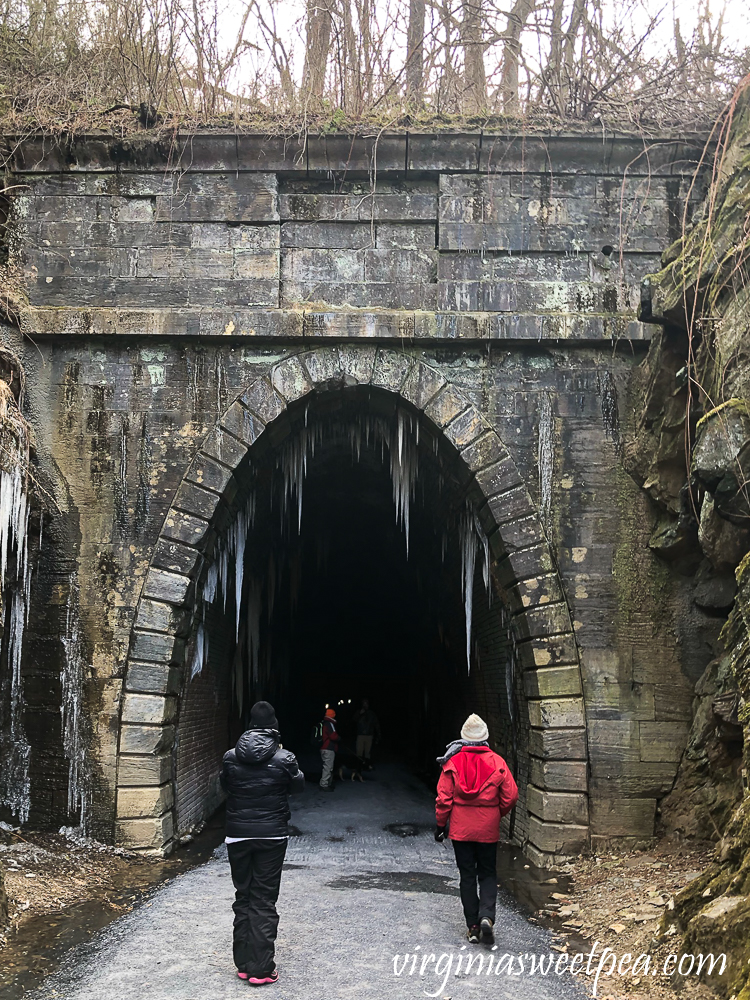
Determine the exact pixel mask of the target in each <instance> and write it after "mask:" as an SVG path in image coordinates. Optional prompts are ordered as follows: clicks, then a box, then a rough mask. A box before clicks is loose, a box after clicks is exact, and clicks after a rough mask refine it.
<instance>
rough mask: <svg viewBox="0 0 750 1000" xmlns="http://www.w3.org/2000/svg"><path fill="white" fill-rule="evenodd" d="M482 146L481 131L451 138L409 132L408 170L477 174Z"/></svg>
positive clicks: (454, 135) (436, 134) (437, 134)
mask: <svg viewBox="0 0 750 1000" xmlns="http://www.w3.org/2000/svg"><path fill="white" fill-rule="evenodd" d="M480 144H481V140H480V133H479V132H466V133H463V134H457V133H456V134H451V135H449V136H448V135H441V134H440V133H426V132H410V133H409V149H408V160H407V170H409V171H420V172H421V171H423V170H429V171H438V170H440V171H450V172H453V171H456V172H462V171H469V172H476V170H477V169H478V165H479V147H480ZM441 181H442V178H441ZM441 190H442V188H441Z"/></svg>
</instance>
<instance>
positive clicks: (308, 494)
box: [117, 347, 588, 860]
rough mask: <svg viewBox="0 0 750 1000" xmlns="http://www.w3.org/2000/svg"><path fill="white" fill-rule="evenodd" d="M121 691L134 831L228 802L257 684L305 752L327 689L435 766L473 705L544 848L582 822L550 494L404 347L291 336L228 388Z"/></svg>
mask: <svg viewBox="0 0 750 1000" xmlns="http://www.w3.org/2000/svg"><path fill="white" fill-rule="evenodd" d="M125 690H126V693H125V695H124V698H123V704H122V712H121V726H120V742H119V761H118V799H117V815H118V839H119V840H120V841H121V842H123V843H127V844H130V845H132V846H137V847H142V848H150V849H159V850H163V849H166V848H168V847H169V845H170V844H171V842H173V840H174V838H175V837H177V836H179V835H181V834H182V833H184V832H185V831H187V830H189V829H190V828H191V827H193V826H194V825H195V824H196V823H198V822H199V821H201V820H202V819H204V818H205V817H206V816H207V815H208V814H209V813H210V812H211V811H212V810H213V809H214V808H215V807H216V805H217V804H218V802H219V800H220V791H219V788H218V782H217V779H218V763H219V761H220V759H221V754H222V753H223V751H224V750H225V749H226V748H227V746H229V745H230V744H231V743H232V742H233V740H235V739H236V738H237V736H238V735H239V733H240V732H241V731H242V729H243V728H244V727H245V726H246V725H247V722H248V712H249V706H250V705H251V704H252V702H253V701H255V700H257V699H259V698H265V699H268V700H270V701H272V702H273V703H274V705H275V706H276V708H277V712H278V715H279V717H280V720H281V727H282V732H283V738H284V743H285V745H286V746H288V747H289V748H290V749H292V750H294V751H295V752H297V753H298V754H299V756H300V757H301V758H302V761H303V763H304V762H306V759H309V758H310V757H311V745H310V740H309V733H310V729H311V725H312V724H313V723H314V722H315V721H316V720H317V719H318V718H319V717H320V716H321V714H322V712H323V710H324V708H325V707H326V706H327V705H329V704H330V705H332V706H334V707H336V708H337V710H338V711H339V716H340V720H341V722H342V724H343V727H344V732H345V733H346V723H347V720H348V717H349V716H350V715H351V713H352V711H353V710H354V708H355V707H356V706H357V705H358V703H359V701H360V699H361V698H363V697H368V698H369V699H370V701H371V704H372V705H373V707H374V708H375V709H376V711H377V713H378V715H379V718H380V721H381V725H382V728H383V742H382V749H381V754H383V755H386V756H390V757H393V758H395V757H398V758H400V759H402V760H404V761H408V762H409V763H410V765H411V766H412V767H414V768H417V769H418V770H420V771H422V772H423V773H424V774H425V775H432V770H431V768H432V769H433V770H434V758H435V756H436V753H437V752H439V750H440V749H441V748H442V746H443V745H444V743H445V742H446V741H447V740H448V739H450V738H453V737H454V736H455V735H456V734H457V731H458V728H459V726H460V723H461V721H462V719H463V718H464V717H465V716H466V714H467V713H468V712H470V711H477V712H479V713H480V714H481V715H483V716H484V717H485V718H486V719H487V721H488V723H489V726H490V734H491V743H492V745H493V746H494V747H495V749H497V750H498V751H499V752H500V753H502V754H503V755H504V756H505V757H506V759H507V760H508V761H509V763H511V765H512V767H513V769H514V771H515V773H516V776H517V779H518V783H519V787H520V788H521V799H520V801H519V806H518V808H517V810H516V815H515V817H514V818H513V820H512V824H513V826H512V828H511V829H508V828H507V827H506V833H512V835H513V836H514V837H515V838H516V839H517V840H519V841H522V842H526V843H527V850H529V852H530V854H531V855H532V856H538V859H539V860H545V859H548V858H550V857H559V856H561V855H569V854H571V853H573V852H575V851H577V850H579V849H580V847H581V846H582V845H583V844H584V843H585V840H586V836H587V819H588V808H587V797H586V766H587V764H586V739H585V724H584V710H583V701H582V697H581V683H580V670H579V665H578V657H577V649H576V644H575V641H574V637H573V632H572V628H571V621H570V615H569V612H568V607H567V604H566V602H565V600H564V598H563V594H562V589H561V587H560V583H559V580H558V577H557V573H556V571H555V567H554V565H553V562H552V559H551V556H550V552H549V549H548V546H547V544H546V540H545V536H544V531H543V529H542V526H541V523H540V520H539V517H538V515H537V513H536V511H535V509H534V505H533V503H532V501H531V498H530V496H529V494H528V492H527V490H526V488H525V486H524V484H523V482H522V480H521V477H520V476H519V474H518V471H517V469H516V467H515V465H514V463H513V461H512V460H511V458H510V457H509V455H508V453H507V451H506V450H505V448H504V447H503V444H502V442H501V441H500V439H499V437H498V435H497V434H496V432H495V431H494V430H493V429H492V428H491V427H490V426H489V424H488V423H487V421H486V420H485V418H484V417H482V416H481V415H480V414H479V412H478V411H477V410H476V409H475V407H474V406H473V405H472V403H471V402H470V400H469V399H468V398H467V397H465V396H464V395H463V394H462V393H461V392H460V390H458V389H457V388H456V387H455V386H453V385H449V384H448V383H447V382H446V381H445V379H444V378H443V377H442V376H441V375H440V374H439V373H438V372H437V371H436V370H435V369H433V368H431V367H429V366H427V365H425V364H423V363H422V362H420V361H417V360H415V358H414V357H413V356H411V355H408V354H405V353H401V352H397V351H389V350H379V351H376V350H374V349H373V348H369V347H367V348H356V347H346V348H344V347H340V348H339V347H326V348H322V349H320V350H317V351H312V352H309V353H306V354H301V355H295V356H292V357H290V358H288V359H287V360H286V361H284V362H282V363H280V364H279V365H277V366H275V367H274V368H272V369H271V371H270V372H269V374H268V376H264V377H262V378H259V379H258V380H257V381H256V382H254V383H253V384H252V385H251V386H250V387H249V388H248V389H247V390H246V391H245V392H244V393H243V394H242V395H241V396H240V397H239V398H238V399H237V400H235V402H234V403H233V404H232V406H231V407H230V408H229V409H228V410H227V412H226V413H225V414H224V415H223V417H222V419H221V420H220V421H219V423H218V424H217V426H216V428H215V429H214V431H213V432H212V433H211V434H210V435H209V437H208V438H207V440H206V441H205V442H204V444H203V447H202V449H201V452H200V453H199V455H198V456H197V457H196V459H195V460H194V462H193V464H192V466H191V468H190V469H189V471H188V472H187V474H186V476H185V478H184V480H183V482H182V484H181V485H180V487H179V489H178V491H177V494H176V496H175V498H174V502H173V504H172V508H171V510H170V512H169V514H168V516H167V518H166V520H165V524H164V527H163V530H162V534H161V538H160V541H159V544H158V546H157V548H156V551H155V555H154V557H153V560H152V563H151V566H150V568H149V571H148V576H147V579H146V583H145V586H144V590H143V596H142V598H141V601H140V604H139V609H138V614H137V618H136V624H135V628H134V631H133V636H132V639H131V648H130V656H129V661H128V667H127V675H126V682H125ZM433 776H434V775H433Z"/></svg>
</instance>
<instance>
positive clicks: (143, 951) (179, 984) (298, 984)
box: [29, 767, 583, 1000]
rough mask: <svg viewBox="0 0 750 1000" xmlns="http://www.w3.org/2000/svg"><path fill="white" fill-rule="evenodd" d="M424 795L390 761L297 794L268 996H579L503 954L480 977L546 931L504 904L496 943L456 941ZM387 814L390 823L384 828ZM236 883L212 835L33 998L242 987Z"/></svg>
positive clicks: (444, 871) (206, 995) (116, 998)
mask: <svg viewBox="0 0 750 1000" xmlns="http://www.w3.org/2000/svg"><path fill="white" fill-rule="evenodd" d="M432 806H433V800H432V797H431V796H430V794H429V792H428V791H427V790H426V789H425V788H424V786H423V785H422V784H420V783H419V782H418V781H417V780H416V779H413V778H410V777H409V776H405V775H403V773H400V772H399V771H397V770H396V769H391V768H385V767H384V768H383V769H382V770H378V771H377V772H374V773H373V775H372V776H370V780H368V781H367V782H366V783H365V784H359V783H351V782H346V783H344V784H342V785H339V786H338V788H337V790H336V792H335V793H334V794H332V795H331V794H326V793H323V792H321V791H320V790H319V789H318V788H317V786H315V785H311V784H308V786H307V788H306V790H305V794H304V795H303V796H300V797H299V798H297V799H296V801H295V802H294V815H293V820H292V821H293V823H294V824H295V827H296V828H297V829H298V830H299V832H300V835H299V836H295V837H293V838H292V839H291V840H290V843H289V851H288V853H287V866H286V870H285V873H284V878H283V880H282V888H281V896H280V899H279V912H280V914H281V923H280V928H279V938H278V942H277V961H278V965H279V969H280V973H281V977H280V980H279V983H278V985H277V986H275V987H268V988H267V991H266V992H267V994H269V995H271V996H273V997H277V998H280V1000H324V998H325V1000H328V998H342V1000H343V998H350V997H351V998H355V997H356V998H359V1000H375V998H378V1000H380V998H382V997H394V998H398V1000H411V998H417V997H424V996H425V995H426V994H427V995H430V994H432V995H434V996H437V997H450V998H451V1000H462V998H466V1000H470V998H485V997H486V998H490V997H492V998H493V1000H496V998H508V1000H511V998H513V1000H523V998H526V997H528V998H529V1000H531V998H532V997H533V998H534V1000H546V998H550V1000H551V998H571V1000H573V998H575V997H580V996H583V992H582V991H581V990H580V989H579V987H578V984H577V983H576V982H575V981H574V980H573V979H572V978H571V977H570V976H569V975H564V976H559V977H558V976H556V975H554V974H550V975H548V976H546V977H540V976H539V974H538V973H537V974H536V975H534V976H528V975H523V976H520V977H518V976H510V977H509V976H508V975H506V972H505V970H506V968H507V962H506V966H505V967H503V969H502V970H501V973H500V974H499V975H497V974H496V973H495V971H494V968H495V965H494V964H493V968H492V971H491V973H490V974H489V975H487V972H486V965H487V963H488V961H489V959H490V958H491V957H492V958H493V960H494V963H497V962H498V960H499V958H500V956H502V955H503V954H504V953H508V954H514V955H518V954H519V953H521V954H523V953H528V954H529V955H530V954H531V953H534V954H537V955H538V954H541V955H544V956H548V955H549V954H550V940H551V939H550V936H549V935H548V933H547V932H545V931H543V930H541V929H540V928H538V927H535V926H533V925H531V924H529V923H528V922H527V921H526V919H525V918H524V916H523V915H522V914H520V913H519V912H518V911H517V908H516V907H515V906H514V905H513V904H511V903H509V902H503V903H501V905H500V907H499V910H498V920H497V937H498V947H497V949H496V951H494V952H492V951H489V950H487V949H484V948H477V947H471V946H468V945H466V946H465V941H464V939H463V938H462V935H463V921H462V914H461V907H460V902H459V899H458V888H457V886H458V882H457V880H456V874H457V873H456V870H455V867H454V864H453V852H452V850H451V849H450V847H444V846H442V845H440V844H436V843H435V841H434V840H433V837H432V829H433V822H434V820H433V815H434V814H433V810H432ZM388 826H392V828H393V829H395V832H392V831H391V830H387V829H384V828H385V827H388ZM404 834H406V835H404ZM232 895H233V893H232V883H231V878H230V874H229V865H228V862H227V860H226V852H225V850H224V848H223V847H222V848H220V849H219V850H218V851H217V852H216V855H215V857H214V858H213V859H212V860H211V861H210V862H209V863H208V864H206V865H203V866H202V867H201V868H198V869H195V870H193V871H191V872H188V873H186V874H184V875H181V876H180V877H179V878H177V879H175V880H174V881H173V882H171V883H170V884H169V885H167V886H165V887H164V888H163V889H161V890H159V891H158V892H157V893H156V894H155V896H154V897H153V898H152V900H151V901H150V902H149V903H147V904H145V905H144V906H142V907H141V908H139V909H138V910H136V911H134V912H133V913H131V914H129V915H127V916H125V917H123V918H122V919H120V920H118V921H116V922H115V923H114V924H112V925H111V926H110V927H109V928H107V930H105V931H104V932H103V933H102V934H101V935H100V936H99V937H98V938H97V939H96V940H95V941H93V942H91V943H90V944H88V945H86V946H83V947H81V948H79V949H78V950H77V951H76V952H74V953H72V955H71V956H70V958H69V960H68V961H66V962H65V963H64V964H63V966H62V967H61V969H60V971H59V972H57V973H56V974H55V975H53V976H51V977H50V978H48V979H47V980H46V981H45V983H44V985H43V986H42V987H40V989H38V990H37V991H35V992H34V993H32V994H29V996H31V997H34V998H36V1000H42V998H44V1000H47V998H56V1000H60V998H65V1000H102V998H105V997H106V998H107V1000H126V998H127V1000H131V998H133V997H138V998H139V1000H225V998H227V1000H228V998H234V997H239V996H242V995H246V993H247V990H248V989H249V987H248V986H247V985H246V984H243V983H241V982H240V981H239V980H237V979H236V977H235V975H234V967H233V965H232V960H231V926H232V911H231V899H232ZM464 946H465V947H464ZM405 953H408V954H410V955H414V954H417V955H419V956H420V958H419V960H418V961H417V962H416V963H412V961H411V960H409V961H408V963H407V965H406V967H405V969H404V971H403V973H402V975H400V976H396V975H394V957H395V956H400V957H399V959H398V968H401V967H402V962H403V957H404V955H405ZM425 954H426V955H427V956H429V955H431V954H434V955H435V958H436V961H437V962H440V963H441V964H440V966H439V968H440V969H441V970H442V971H441V974H439V975H436V974H435V971H434V969H435V963H429V962H428V964H427V965H426V969H427V971H426V974H425V975H424V976H423V977H421V978H420V976H419V968H420V963H421V961H422V960H421V956H422V955H425ZM467 954H471V955H481V956H482V957H483V959H484V962H485V970H484V971H483V973H482V974H480V975H477V971H476V970H477V967H476V965H475V966H474V969H473V971H472V972H471V973H470V974H469V975H468V976H465V975H463V972H462V973H461V974H460V975H459V976H455V975H453V974H452V973H453V971H454V970H455V969H456V966H457V964H458V962H459V958H462V959H463V962H464V963H465V961H466V956H467ZM552 954H553V955H555V958H557V957H558V956H557V955H556V954H555V953H554V952H553V953H552ZM441 956H445V957H442V959H441ZM449 962H451V963H452V964H451V966H450V967H449V966H448V963H449ZM527 965H528V960H527ZM412 967H415V972H414V974H412V975H409V974H408V973H409V971H410V970H411V968H412ZM517 968H518V967H517V966H516V970H517ZM446 970H448V972H449V975H448V977H447V978H446ZM264 995H265V994H264Z"/></svg>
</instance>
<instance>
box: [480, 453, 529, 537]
mask: <svg viewBox="0 0 750 1000" xmlns="http://www.w3.org/2000/svg"><path fill="white" fill-rule="evenodd" d="M496 441H497V443H496V445H495V453H496V459H497V460H496V461H495V462H493V463H492V465H488V466H485V467H484V468H481V469H479V470H478V471H477V474H476V481H477V483H478V484H479V486H480V487H481V490H482V492H483V493H484V495H485V496H486V497H487V498H488V499H489V498H491V497H495V496H498V495H500V494H504V493H507V492H508V491H510V490H512V489H515V488H517V487H519V486H522V485H523V480H522V479H521V475H520V473H519V471H518V469H517V468H516V463H515V462H514V461H513V459H512V458H511V457H510V456H509V455H508V454H507V453H506V452H504V450H503V452H502V453H501V454H500V455H497V450H498V447H499V440H498V439H496ZM467 450H468V449H467ZM505 520H506V521H507V520H509V518H505Z"/></svg>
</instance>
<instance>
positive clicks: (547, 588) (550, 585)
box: [502, 559, 564, 612]
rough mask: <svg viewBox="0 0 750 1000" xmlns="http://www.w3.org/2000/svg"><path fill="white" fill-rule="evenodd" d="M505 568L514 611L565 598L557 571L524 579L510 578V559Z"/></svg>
mask: <svg viewBox="0 0 750 1000" xmlns="http://www.w3.org/2000/svg"><path fill="white" fill-rule="evenodd" d="M503 562H504V563H505V564H506V565H505V567H504V570H503V574H504V575H503V577H502V578H503V579H504V580H507V585H508V586H509V587H510V601H509V606H510V609H511V610H512V611H514V612H515V611H518V610H520V609H521V608H536V607H540V606H542V605H545V604H556V603H558V602H560V601H563V600H564V595H563V592H562V587H561V586H560V578H559V577H558V575H557V573H545V574H544V575H541V576H530V577H526V579H523V580H513V578H512V577H511V579H508V577H509V576H510V574H511V572H512V570H511V566H510V563H509V560H507V559H506V560H503Z"/></svg>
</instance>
